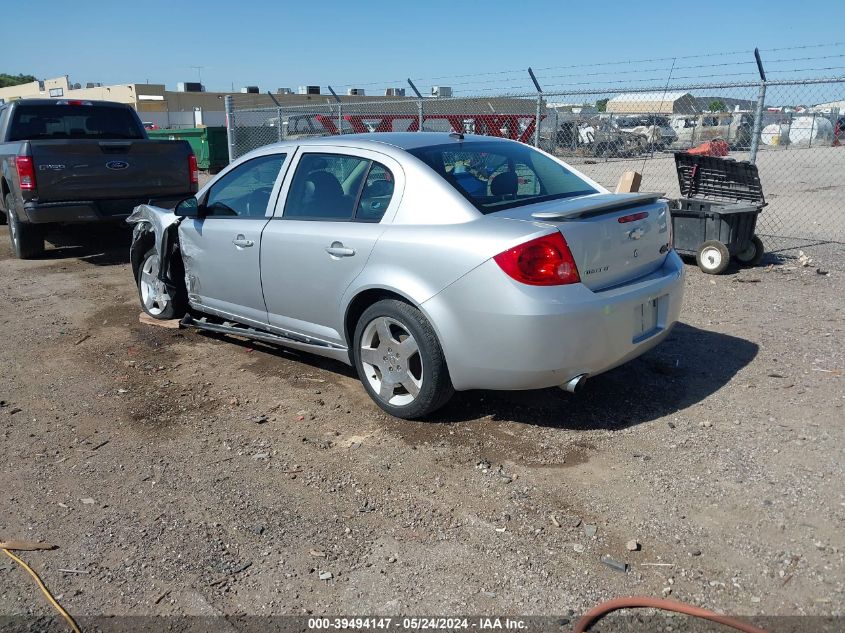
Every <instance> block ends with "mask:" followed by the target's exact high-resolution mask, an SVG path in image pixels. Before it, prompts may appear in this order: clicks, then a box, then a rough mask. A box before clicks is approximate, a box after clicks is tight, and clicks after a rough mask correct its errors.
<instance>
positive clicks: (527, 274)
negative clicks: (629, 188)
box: [128, 133, 683, 418]
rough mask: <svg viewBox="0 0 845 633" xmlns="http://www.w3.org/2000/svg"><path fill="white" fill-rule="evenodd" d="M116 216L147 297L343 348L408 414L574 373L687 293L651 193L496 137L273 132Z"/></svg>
mask: <svg viewBox="0 0 845 633" xmlns="http://www.w3.org/2000/svg"><path fill="white" fill-rule="evenodd" d="M128 222H130V223H133V224H135V229H134V236H133V241H132V250H131V260H132V268H133V271H134V274H135V278H136V281H137V286H138V293H139V297H140V300H141V304H142V306H143V309H144V310H145V311H146V312H147V313H148V314H149V315H150V316H152V317H154V318H157V319H172V318H181V319H182V323H183V324H184V325H186V326H191V327H196V328H200V329H203V330H207V331H213V332H219V333H223V334H229V335H234V336H241V337H245V338H249V339H254V340H261V341H266V342H270V343H275V344H279V345H282V346H287V347H290V348H295V349H298V350H305V351H308V352H312V353H314V354H318V355H321V356H326V357H329V358H333V359H336V360H339V361H342V362H344V363H348V364H350V365H352V366H354V367H355V368H356V369H357V372H358V375H359V376H360V378H361V381H362V383H363V385H364V388H365V389H366V390H367V392H368V393H369V395H370V396H371V397H372V398H373V400H374V401H375V402H376V403H377V404H378V405H379V406H380V407H382V408H383V409H384V410H385V411H387V412H389V413H391V414H392V415H395V416H398V417H402V418H419V417H423V416H426V415H427V414H429V413H431V412H432V411H434V410H435V409H437V408H438V407H440V406H441V405H443V404H444V403H445V402H446V401H447V400H448V399H449V397H450V396H451V395H452V394H453V392H454V391H455V390H468V389H537V388H544V387H550V386H554V385H558V386H561V387H564V388H566V389H568V390H570V391H574V390H575V389H577V388H578V387H580V386H581V385H582V384H583V382H584V380H585V379H586V378H587V377H588V376H593V375H596V374H599V373H601V372H604V371H607V370H608V369H611V368H613V367H616V366H618V365H620V364H622V363H624V362H626V361H628V360H631V359H632V358H635V357H637V356H639V355H640V354H642V353H643V352H645V351H646V350H648V349H650V348H651V347H653V346H654V345H656V344H658V343H659V342H660V341H661V340H663V339H664V338H665V337H666V335H667V334H668V332H669V330H670V328H671V327H672V325H673V324H674V323H675V321H676V320H677V319H678V314H679V312H680V308H681V300H682V292H683V278H682V277H683V268H682V264H681V261H680V259H679V257H678V255H677V254H676V253H675V251H674V250H673V248H672V235H671V222H670V218H669V212H668V209H667V205H666V203H665V201H663V200H661V199H660V198H659V196H658V194H620V195H614V194H610V193H608V191H607V190H606V189H604V188H603V187H601V186H600V185H599V184H597V183H596V182H593V181H592V180H590V179H589V178H587V177H586V176H584V175H582V174H580V173H578V172H577V171H575V170H574V169H572V168H571V167H569V166H568V165H566V164H565V163H563V162H561V161H560V160H558V159H556V158H554V157H552V156H550V155H548V154H546V153H544V152H541V151H538V150H536V149H534V148H532V147H529V146H527V145H523V144H521V143H517V142H514V141H509V140H505V139H500V138H490V137H483V136H469V135H467V136H464V135H462V134H439V133H388V134H364V135H346V136H340V137H329V138H319V139H307V140H304V139H300V140H295V141H291V142H288V143H279V144H276V145H270V146H267V147H263V148H261V149H258V150H256V151H254V152H251V153H249V154H247V155H245V156H243V157H241V158H239V159H238V160H237V161H235V162H233V163H232V164H231V165H229V166H228V167H227V168H226V169H224V170H223V171H222V172H221V173H220V174H219V175H217V176H216V177H215V178H214V179H212V180H211V181H210V182H209V183H208V184H207V185H206V186H205V187H204V188H203V189H202V190H201V191H200V192H199V193H198V194H197V195H196V196H194V197H190V198H186V199H185V200H183V201H181V202H180V203H179V204H178V205H177V206H176V208H175V209H174V210H172V211H169V210H165V209H159V208H155V207H151V206H146V205H143V206H140V207H138V208H136V210H135V212H134V213H133V214H132V215H131V216H130V218H129V219H128Z"/></svg>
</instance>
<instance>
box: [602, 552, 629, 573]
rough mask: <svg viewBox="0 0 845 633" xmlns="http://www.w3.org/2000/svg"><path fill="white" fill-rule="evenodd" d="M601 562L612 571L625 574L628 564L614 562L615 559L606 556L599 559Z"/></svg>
mask: <svg viewBox="0 0 845 633" xmlns="http://www.w3.org/2000/svg"><path fill="white" fill-rule="evenodd" d="M600 560H601V562H602V563H604V564H605V565H607V566H608V567H610V568H611V569H613V570H614V571H621V572H625V573H627V571H628V568H629V567H628V563H623V562H621V561H618V560H616V559H615V558H611V557H610V556H608V555H607V554H605V555H604V556H602V557H601V559H600Z"/></svg>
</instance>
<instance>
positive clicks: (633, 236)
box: [628, 227, 645, 240]
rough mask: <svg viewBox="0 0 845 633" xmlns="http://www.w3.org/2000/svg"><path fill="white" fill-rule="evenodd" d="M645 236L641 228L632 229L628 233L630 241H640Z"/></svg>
mask: <svg viewBox="0 0 845 633" xmlns="http://www.w3.org/2000/svg"><path fill="white" fill-rule="evenodd" d="M643 235H645V230H644V229H642V228H640V227H637V228H636V229H631V230H630V231H628V239H629V240H638V239H640V238H641V237H642V236H643Z"/></svg>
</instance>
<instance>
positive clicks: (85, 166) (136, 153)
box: [0, 99, 198, 259]
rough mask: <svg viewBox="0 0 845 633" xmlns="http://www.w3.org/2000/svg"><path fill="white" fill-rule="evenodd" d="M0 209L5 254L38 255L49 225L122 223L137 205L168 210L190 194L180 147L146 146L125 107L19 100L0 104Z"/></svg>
mask: <svg viewBox="0 0 845 633" xmlns="http://www.w3.org/2000/svg"><path fill="white" fill-rule="evenodd" d="M0 172H2V173H0V211H2V212H3V213H2V216H0V217H3V219H6V220H7V221H8V223H9V237H10V239H11V242H12V251H13V252H14V254H15V256H17V257H20V258H22V259H27V258H30V257H36V256H37V255H39V254H40V253H41V252H42V251H43V250H44V234H45V232H46V230H47V229H48V228H50V227H53V226H56V225H60V224H65V223H79V222H122V221H123V220H125V219H126V218H127V217H128V216H129V213H130V212H131V211H132V209H133V208H134V207H135V206H137V205H138V204H141V203H144V202H149V201H154V202H155V203H156V204H158V205H160V206H169V205H172V204H175V203H176V202H177V201H179V200H180V199H182V198H184V197H185V196H186V195H189V194H191V193H193V192H195V191H196V190H197V182H198V172H197V163H196V158H195V157H194V154H193V152H192V151H191V148H190V146H189V145H188V144H187V143H186V142H185V141H151V140H149V139H148V138H147V135H146V132H145V131H144V127H143V126H142V125H141V121H140V119H139V118H138V115H137V114H136V113H135V110H133V109H132V108H131V107H129V106H128V105H125V104H122V103H111V102H108V101H77V100H63V99H58V100H57V99H23V100H19V101H13V102H11V103H9V104H5V105H2V106H0Z"/></svg>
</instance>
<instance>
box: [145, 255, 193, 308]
mask: <svg viewBox="0 0 845 633" xmlns="http://www.w3.org/2000/svg"><path fill="white" fill-rule="evenodd" d="M160 266H161V260H160V259H159V255H158V251H156V249H155V246H153V247H152V248H150V249H149V250H148V251H147V252H146V253H144V256H143V257H142V258H141V264H140V266H138V270H137V272H136V276H135V282H136V284H137V286H138V297H139V298H140V299H141V308H143V310H144V312H146V313H147V314H149V315H150V316H151V317H153V318H154V319H160V320H166V319H180V318H182V317H183V316H185V313H186V312H187V296H186V294H187V293H186V292H185V289H184V273H183V272H182V270H181V260H178V262H177V260H174V262H173V264H172V268H171V271H172V272H173V274H174V275H178V274H180V273H182V276H181V277H179V278H178V279H177V281H175V283H174V284H173V285H174V286H175V289H174V288H169V287H168V286H167V285H166V284H165V283H164V282H163V281H161V280H160V279H159V278H158V272H159V268H160ZM177 268H178V270H176V269H177Z"/></svg>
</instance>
